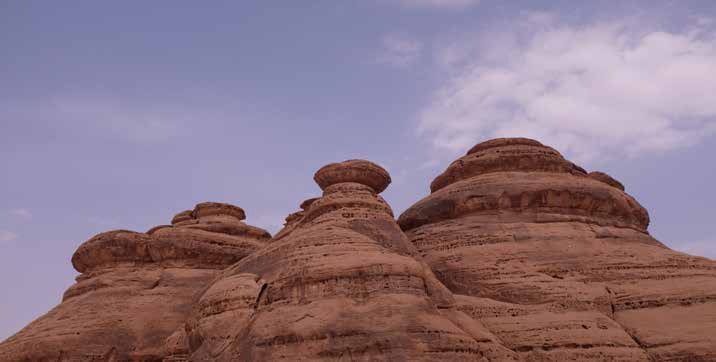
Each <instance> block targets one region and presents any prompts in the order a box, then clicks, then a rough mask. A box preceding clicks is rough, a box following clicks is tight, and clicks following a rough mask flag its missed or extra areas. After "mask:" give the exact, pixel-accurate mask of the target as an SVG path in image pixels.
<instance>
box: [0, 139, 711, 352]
mask: <svg viewBox="0 0 716 362" xmlns="http://www.w3.org/2000/svg"><path fill="white" fill-rule="evenodd" d="M314 180H315V181H316V183H317V184H318V185H319V186H320V188H321V190H322V191H323V192H322V195H321V196H320V197H317V198H311V199H308V200H306V201H304V202H302V203H301V204H300V209H301V210H300V211H296V212H294V213H291V214H290V215H289V216H288V217H286V224H285V225H284V228H283V229H282V230H281V231H279V232H278V233H277V234H276V236H274V237H273V238H271V237H270V235H269V234H268V233H267V232H266V231H264V230H262V229H259V228H256V227H252V226H250V225H247V224H245V223H243V222H241V220H243V219H244V218H245V214H244V211H243V210H242V209H240V208H238V207H235V206H232V205H227V204H219V203H202V204H198V205H196V207H195V208H194V209H193V210H188V211H184V212H181V213H179V214H177V215H176V216H175V217H174V219H173V220H172V225H162V226H157V227H155V228H152V229H151V230H149V231H147V232H146V233H136V232H131V231H124V230H118V231H110V232H107V233H102V234H99V235H97V236H95V237H93V238H92V239H90V240H89V241H87V242H85V243H84V244H82V245H81V246H80V247H79V248H78V250H77V251H76V252H75V254H74V256H73V257H72V263H73V265H74V267H75V268H76V269H77V270H78V271H79V272H81V273H82V274H81V275H80V276H79V277H78V278H77V283H76V284H75V285H73V286H72V287H70V288H69V289H68V290H67V291H66V292H65V295H64V298H63V301H62V303H61V304H60V305H59V306H57V307H56V308H54V309H53V310H51V311H50V312H49V313H48V314H46V315H44V316H43V317H41V318H39V319H38V320H36V321H35V322H33V323H31V324H30V325H28V326H27V327H26V328H25V329H23V330H22V331H20V332H19V333H17V334H16V335H14V336H12V337H11V338H9V339H8V340H6V341H4V342H3V343H0V361H6V360H7V361H35V360H49V361H94V360H96V361H126V360H144V361H152V360H156V361H158V360H163V361H174V362H177V361H237V360H238V361H264V360H291V361H294V360H321V361H335V360H386V361H413V360H421V361H444V360H460V361H488V360H492V361H510V360H513V361H561V360H580V361H581V360H593V361H649V360H656V361H712V360H716V335H714V331H716V262H714V261H711V260H708V259H705V258H699V257H694V256H690V255H686V254H683V253H678V252H675V251H672V250H670V249H668V248H667V247H665V246H664V245H663V244H661V243H660V242H659V241H657V240H655V239H654V238H652V237H651V236H650V235H649V233H648V231H647V228H648V225H649V215H648V213H647V211H646V210H645V209H644V208H643V207H642V206H641V205H640V204H639V203H638V202H637V201H636V200H635V199H634V198H633V197H631V196H630V195H628V194H627V193H626V192H625V188H624V185H622V184H621V183H620V182H619V181H617V180H616V179H614V178H613V177H611V176H609V175H607V174H605V173H603V172H589V173H588V172H587V171H585V170H584V169H582V168H581V167H579V166H577V165H575V164H573V163H571V162H569V161H567V160H565V159H564V157H562V155H561V154H560V153H559V152H557V151H556V150H554V149H552V148H550V147H547V146H544V145H542V144H541V143H539V142H537V141H534V140H529V139H522V138H515V139H497V140H492V141H488V142H484V143H480V144H478V145H476V146H475V147H473V148H472V149H471V150H469V151H468V153H467V154H466V155H465V156H463V157H461V158H460V159H458V160H456V161H455V162H453V163H452V164H451V165H450V166H449V167H448V168H447V169H446V170H445V172H443V173H442V174H441V175H439V176H438V177H437V178H436V179H435V180H434V181H433V183H432V184H431V187H430V188H431V191H432V192H431V194H430V195H428V196H427V197H425V198H424V199H422V200H420V201H419V202H417V203H416V204H415V205H413V206H412V207H410V208H409V209H408V210H406V211H405V212H404V213H403V214H402V215H401V216H400V217H399V219H398V220H397V222H396V220H395V219H394V216H393V211H392V209H391V208H390V206H389V205H388V204H387V203H386V202H385V200H383V199H382V197H381V196H380V195H379V194H380V193H381V192H382V191H383V190H385V189H386V187H388V185H389V183H390V176H389V175H388V173H387V172H386V171H385V170H384V169H383V168H381V167H380V166H378V165H376V164H373V163H371V162H368V161H362V160H349V161H345V162H341V163H335V164H330V165H327V166H325V167H323V168H321V169H320V170H318V172H316V174H315V177H314Z"/></svg>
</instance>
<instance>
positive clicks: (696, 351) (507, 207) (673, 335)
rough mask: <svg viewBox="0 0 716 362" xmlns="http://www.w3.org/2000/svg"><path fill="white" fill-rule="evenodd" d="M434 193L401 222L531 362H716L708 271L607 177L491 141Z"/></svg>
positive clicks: (714, 277) (513, 142)
mask: <svg viewBox="0 0 716 362" xmlns="http://www.w3.org/2000/svg"><path fill="white" fill-rule="evenodd" d="M431 190H432V193H431V194H430V195H429V196H427V197H426V198H424V199H422V200H420V201H419V202H418V203H416V204H415V205H413V206H412V207H410V208H409V209H408V210H406V211H405V213H403V214H402V215H401V216H400V218H399V221H398V222H399V224H400V225H401V227H402V229H403V230H405V231H406V233H407V235H408V237H409V238H410V240H411V241H412V242H413V244H414V245H415V246H416V247H417V248H418V250H420V253H421V255H422V256H423V257H424V260H425V261H426V262H427V263H428V264H429V265H430V267H431V268H432V270H433V271H434V272H435V274H436V275H437V277H438V278H439V279H440V280H441V281H442V282H443V283H444V284H445V285H446V286H447V287H448V288H449V289H450V290H451V291H452V292H453V293H455V294H456V295H457V296H456V298H457V300H458V304H460V308H461V310H463V311H465V312H466V313H468V314H470V315H471V316H473V317H474V318H475V319H477V320H478V321H480V322H482V323H483V324H484V325H485V326H486V327H487V328H488V329H489V330H490V331H491V332H492V333H494V334H495V335H496V336H498V337H499V338H500V340H501V341H502V342H503V343H504V346H505V347H507V348H509V349H511V350H514V351H516V352H518V353H520V355H521V356H522V357H524V358H527V359H535V360H541V359H546V360H563V359H570V360H573V359H576V360H625V361H627V360H628V361H633V360H648V359H650V358H652V359H656V360H716V338H714V337H713V336H712V332H710V331H713V330H716V329H714V328H715V327H716V263H714V262H713V261H709V260H707V259H704V258H699V257H693V256H689V255H686V254H682V253H678V252H675V251H672V250H670V249H668V248H666V247H665V246H664V245H663V244H661V243H660V242H659V241H657V240H655V239H654V238H652V237H651V236H650V235H649V234H648V232H647V227H648V224H649V216H648V213H647V212H646V210H645V209H644V208H643V207H642V206H641V205H640V204H639V203H638V202H637V201H636V200H635V199H634V198H633V197H631V196H629V195H628V194H626V193H625V192H624V186H623V185H622V184H621V183H620V182H618V181H617V180H615V179H614V178H612V177H610V176H609V175H607V174H605V173H602V172H592V173H589V174H588V173H587V172H586V171H584V170H583V169H582V168H580V167H578V166H576V165H574V164H573V163H571V162H569V161H567V160H565V159H564V158H563V157H562V156H561V155H560V154H559V152H557V151H556V150H554V149H552V148H549V147H546V146H544V145H542V144H541V143H539V142H537V141H534V140H529V139H497V140H492V141H488V142H485V143H481V144H478V145H476V146H475V147H473V148H472V149H471V150H470V151H469V152H468V153H467V154H466V155H465V156H463V157H461V158H460V159H458V160H456V161H455V162H453V163H452V164H451V165H450V166H449V167H448V169H447V170H446V171H445V172H444V173H443V174H441V175H440V176H438V177H437V178H436V179H435V181H434V182H433V183H432V185H431ZM696 319H699V321H698V322H696ZM666 326H668V327H666ZM665 327H666V328H665Z"/></svg>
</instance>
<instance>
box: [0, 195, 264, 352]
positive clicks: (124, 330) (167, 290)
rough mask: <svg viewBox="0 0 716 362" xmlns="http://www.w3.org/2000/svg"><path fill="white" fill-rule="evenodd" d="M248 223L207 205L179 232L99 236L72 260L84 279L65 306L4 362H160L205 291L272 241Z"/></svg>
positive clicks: (226, 208)
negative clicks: (220, 275)
mask: <svg viewBox="0 0 716 362" xmlns="http://www.w3.org/2000/svg"><path fill="white" fill-rule="evenodd" d="M243 218H244V212H243V210H241V209H240V208H238V207H236V206H232V205H228V204H219V203H202V204H199V205H197V206H196V207H195V208H194V210H191V211H187V212H183V213H180V214H178V215H177V216H176V217H175V218H174V222H173V224H174V225H173V226H170V225H164V226H158V227H155V228H152V229H151V230H149V231H148V232H147V233H138V232H133V231H127V230H116V231H109V232H105V233H101V234H99V235H96V236H94V237H93V238H91V239H90V240H88V241H86V242H85V243H83V244H82V245H80V247H79V248H78V249H77V251H76V252H75V253H74V255H73V256H72V264H73V265H74V267H75V269H76V270H77V271H79V272H80V273H81V274H80V275H79V276H78V277H77V282H76V283H75V284H74V285H72V286H71V287H70V288H69V289H67V291H66V292H65V294H64V297H63V299H62V303H61V304H60V305H58V306H57V307H55V308H53V309H52V310H51V311H50V312H49V313H47V314H45V315H44V316H42V317H40V318H38V319H37V320H35V321H34V322H32V323H31V324H30V325H28V326H27V327H25V328H24V329H23V330H21V331H20V332H18V333H17V334H15V335H14V336H12V337H10V338H9V339H7V340H6V341H5V342H3V343H2V344H0V360H1V361H126V360H161V359H162V358H163V357H164V356H165V355H167V351H166V348H167V341H166V340H167V338H169V337H170V336H171V334H173V333H174V332H175V331H176V330H177V328H178V327H179V326H181V325H183V324H184V322H185V320H186V318H187V315H188V314H189V312H190V311H191V310H192V306H193V304H194V302H195V300H196V299H197V298H198V296H199V295H200V293H201V292H202V290H203V289H204V288H205V286H206V284H207V283H209V281H211V280H212V279H213V278H214V277H215V276H216V275H217V273H219V272H220V271H221V270H222V269H224V268H226V267H227V266H229V265H231V264H233V263H234V262H236V261H238V260H240V259H242V258H243V257H245V256H247V255H249V254H250V253H252V252H253V251H255V250H257V249H259V248H260V247H261V246H262V245H263V244H264V243H265V242H266V241H267V240H268V239H269V238H270V235H269V234H268V233H267V232H266V231H264V230H262V229H259V228H256V227H253V226H250V225H247V224H245V223H243V222H241V219H243Z"/></svg>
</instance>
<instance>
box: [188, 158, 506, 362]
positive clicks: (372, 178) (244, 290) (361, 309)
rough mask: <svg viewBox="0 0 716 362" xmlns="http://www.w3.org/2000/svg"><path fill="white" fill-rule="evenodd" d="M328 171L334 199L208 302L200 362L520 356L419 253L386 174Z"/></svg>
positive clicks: (323, 180)
mask: <svg viewBox="0 0 716 362" xmlns="http://www.w3.org/2000/svg"><path fill="white" fill-rule="evenodd" d="M356 164H357V165H359V166H360V167H354V166H355V165H356ZM366 165H367V166H366ZM364 166H365V167H364ZM365 169H368V170H370V172H364V170H365ZM322 170H325V172H324V171H319V172H318V173H317V177H316V181H317V182H318V183H319V185H320V186H321V187H322V188H323V189H324V191H323V196H322V197H321V198H320V199H317V200H315V201H314V202H313V203H312V204H311V205H310V207H309V208H308V209H307V210H306V211H305V214H304V215H303V216H302V217H297V218H296V219H293V221H290V224H289V226H287V227H286V228H284V230H285V231H282V232H280V233H279V236H277V237H275V238H274V239H273V240H272V241H271V243H269V244H268V245H267V246H266V247H264V248H262V249H260V250H258V251H257V252H255V253H254V254H252V255H250V256H248V257H247V258H245V259H243V260H241V261H239V262H238V263H236V264H235V265H233V266H232V267H230V268H228V269H226V270H225V271H224V272H223V276H222V278H219V279H218V280H217V281H216V282H215V283H214V284H213V285H212V286H211V287H210V288H208V289H207V290H206V292H205V294H204V296H202V297H201V298H200V301H201V302H200V304H201V308H198V309H195V313H194V316H193V317H192V318H190V321H191V322H190V323H189V325H188V326H187V330H189V331H191V332H190V333H189V340H190V341H192V343H191V344H192V349H193V354H192V355H191V359H196V360H242V359H246V360H262V361H263V360H266V361H269V360H276V359H280V358H283V357H284V356H290V358H291V359H293V360H340V359H342V358H349V359H355V360H406V361H408V360H409V361H412V360H421V359H423V360H425V359H430V360H436V361H437V360H450V359H456V360H475V358H476V357H477V356H480V355H482V356H485V357H486V358H488V359H489V358H493V359H499V360H509V359H510V357H512V355H513V352H512V351H509V350H508V349H506V348H504V347H501V346H500V345H499V343H498V342H497V341H496V340H495V338H494V336H492V335H491V334H490V333H489V332H487V331H486V330H485V328H484V327H482V325H481V324H480V323H479V322H477V321H472V320H470V318H469V317H467V315H465V314H464V313H462V312H460V311H458V310H457V309H455V308H454V307H453V304H454V299H453V298H452V295H451V294H450V293H449V292H448V291H447V290H446V288H445V287H444V286H443V285H442V284H440V282H439V281H438V280H437V278H436V277H435V276H434V275H433V274H432V272H431V271H430V269H429V268H427V266H426V265H425V263H423V262H422V261H420V260H419V256H418V254H417V252H416V250H415V248H414V247H413V246H412V245H411V244H410V243H409V242H408V240H407V239H406V237H405V235H404V234H403V232H402V231H401V230H400V228H399V227H398V225H397V224H396V222H395V220H394V219H393V216H392V211H391V209H390V206H389V205H388V204H387V203H386V202H385V200H383V199H382V198H380V196H378V195H377V194H376V190H381V191H382V190H383V189H384V188H385V186H387V182H388V180H389V176H388V175H387V173H386V172H384V171H382V168H379V167H377V166H375V165H373V164H371V163H368V162H367V161H360V162H359V163H356V162H353V161H350V162H348V163H347V166H346V165H345V164H333V166H330V167H329V168H323V169H322ZM356 170H361V171H360V172H358V171H356ZM361 172H364V173H361ZM376 180H378V181H380V182H376ZM289 219H292V218H289Z"/></svg>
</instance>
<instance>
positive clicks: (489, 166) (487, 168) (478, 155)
mask: <svg viewBox="0 0 716 362" xmlns="http://www.w3.org/2000/svg"><path fill="white" fill-rule="evenodd" d="M510 171H514V172H550V173H570V174H579V175H584V174H586V172H585V171H584V169H582V168H581V167H579V166H576V165H575V164H573V163H571V162H569V161H567V160H565V159H564V157H562V155H561V154H560V153H559V152H557V151H556V150H555V149H553V148H551V147H547V146H545V145H543V144H541V143H540V142H537V141H535V140H531V139H528V138H498V139H494V140H490V141H486V142H482V143H479V144H477V145H475V146H474V147H473V148H472V149H470V151H468V152H467V154H466V155H465V156H463V157H461V158H460V159H458V160H457V161H455V162H453V163H452V164H450V166H449V167H448V168H447V170H445V172H443V173H442V174H441V175H439V176H438V177H436V178H435V180H434V181H433V182H432V183H431V184H430V190H431V192H435V191H437V190H440V189H442V188H443V187H445V186H447V185H450V184H453V183H455V182H458V181H461V180H465V179H468V178H470V177H474V176H478V175H484V174H488V173H494V172H510Z"/></svg>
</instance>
